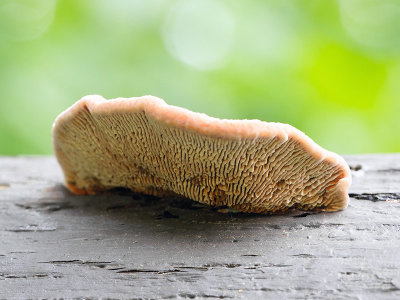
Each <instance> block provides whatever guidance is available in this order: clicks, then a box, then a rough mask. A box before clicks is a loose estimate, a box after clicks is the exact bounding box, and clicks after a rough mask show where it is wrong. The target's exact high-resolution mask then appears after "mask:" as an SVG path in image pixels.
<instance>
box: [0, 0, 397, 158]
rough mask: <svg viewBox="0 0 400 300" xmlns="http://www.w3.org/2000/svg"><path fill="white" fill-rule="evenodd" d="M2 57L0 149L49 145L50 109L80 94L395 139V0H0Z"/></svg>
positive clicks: (389, 143)
mask: <svg viewBox="0 0 400 300" xmlns="http://www.w3.org/2000/svg"><path fill="white" fill-rule="evenodd" d="M0 66H1V67H0V79H1V80H0V96H1V98H0V154H2V155H13V154H34V153H37V154H46V153H51V151H52V146H51V125H52V122H53V121H54V119H55V117H56V116H57V114H59V113H60V112H61V111H63V110H64V109H66V108H67V107H68V106H70V105H71V104H73V103H74V102H75V101H76V100H78V99H80V98H81V97H82V96H84V95H87V94H101V95H103V96H104V97H106V98H115V97H119V96H122V97H131V96H141V95H146V94H152V95H155V96H158V97H161V98H163V99H165V100H166V102H167V103H169V104H174V105H179V106H182V107H186V108H188V109H191V110H194V111H199V112H204V113H207V114H209V115H211V116H215V117H220V118H248V119H250V118H258V119H261V120H265V121H276V122H284V123H290V124H292V125H294V126H295V127H297V128H299V129H300V130H302V131H304V132H305V133H306V134H308V135H309V136H310V137H311V138H313V139H314V140H315V141H316V142H317V143H319V144H321V145H322V146H324V147H326V148H328V149H329V150H332V151H337V152H340V153H367V152H395V151H400V117H399V113H400V99H399V98H400V2H399V1H397V0H342V1H332V0H327V1H317V0H299V1H264V0H249V1H228V0H219V1H214V0H202V1H197V0H146V1H141V0H125V1H123V0H113V1H109V0H59V1H55V0H2V1H1V2H0Z"/></svg>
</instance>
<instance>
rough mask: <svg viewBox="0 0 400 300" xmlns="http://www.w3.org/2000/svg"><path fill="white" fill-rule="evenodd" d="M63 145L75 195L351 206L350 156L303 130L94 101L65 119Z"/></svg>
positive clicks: (258, 209)
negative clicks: (120, 191)
mask: <svg viewBox="0 0 400 300" xmlns="http://www.w3.org/2000/svg"><path fill="white" fill-rule="evenodd" d="M53 144H54V150H55V154H56V157H57V159H58V162H59V164H60V165H61V167H62V170H63V172H64V176H65V182H66V186H67V187H68V189H69V190H71V191H72V192H73V193H75V194H95V193H99V192H102V191H106V190H109V189H112V188H116V187H124V188H129V189H131V190H132V191H134V192H141V193H146V194H151V195H156V196H163V195H174V194H178V195H182V196H185V197H188V198H190V199H192V200H195V201H198V202H201V203H204V204H208V205H212V206H228V207H231V208H233V209H236V210H238V211H242V212H255V213H281V212H285V211H288V210H289V209H293V208H295V209H302V210H324V211H336V210H340V209H343V208H345V207H346V206H347V202H348V194H347V191H348V187H349V185H350V183H351V175H350V170H349V167H348V165H347V164H346V162H345V161H344V159H343V158H342V157H340V156H339V155H337V154H335V153H332V152H329V151H327V150H325V149H323V148H322V147H320V146H319V145H317V144H316V143H315V142H313V141H312V140H311V139H310V138H309V137H307V136H306V135H305V134H304V133H303V132H301V131H299V130H298V129H296V128H294V127H292V126H290V125H287V124H281V123H267V122H262V121H259V120H221V119H217V118H212V117H209V116H207V115H205V114H201V113H194V112H191V111H189V110H187V109H183V108H180V107H176V106H171V105H168V104H166V103H165V102H164V101H163V100H162V99H159V98H156V97H153V96H143V97H138V98H117V99H113V100H106V99H104V98H103V97H101V96H86V97H84V98H82V99H81V100H79V101H78V102H77V103H75V104H74V105H73V106H71V107H70V108H69V109H67V110H66V111H65V112H63V113H62V114H61V115H59V116H58V117H57V119H56V121H55V123H54V126H53Z"/></svg>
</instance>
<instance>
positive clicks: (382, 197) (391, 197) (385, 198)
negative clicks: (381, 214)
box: [349, 193, 400, 202]
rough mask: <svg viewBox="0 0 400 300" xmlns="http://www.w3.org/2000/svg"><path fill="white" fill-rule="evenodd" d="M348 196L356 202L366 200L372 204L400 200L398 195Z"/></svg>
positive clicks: (371, 194)
mask: <svg viewBox="0 0 400 300" xmlns="http://www.w3.org/2000/svg"><path fill="white" fill-rule="evenodd" d="M349 196H350V197H351V198H354V199H357V200H368V201H372V202H378V201H385V202H391V201H392V200H400V193H360V194H357V193H349Z"/></svg>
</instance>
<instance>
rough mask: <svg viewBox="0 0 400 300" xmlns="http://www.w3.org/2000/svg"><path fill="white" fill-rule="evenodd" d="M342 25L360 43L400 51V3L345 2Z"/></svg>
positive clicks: (393, 0)
mask: <svg viewBox="0 0 400 300" xmlns="http://www.w3.org/2000/svg"><path fill="white" fill-rule="evenodd" d="M339 3H340V13H341V21H342V24H343V26H344V28H345V29H346V30H347V32H348V33H349V34H350V35H351V36H352V37H353V38H354V39H355V40H357V41H358V42H360V43H362V44H365V45H367V46H371V47H374V48H378V49H381V51H382V50H385V51H388V52H394V51H396V52H397V53H398V51H400V34H399V32H400V1H398V0H341V1H340V2H339Z"/></svg>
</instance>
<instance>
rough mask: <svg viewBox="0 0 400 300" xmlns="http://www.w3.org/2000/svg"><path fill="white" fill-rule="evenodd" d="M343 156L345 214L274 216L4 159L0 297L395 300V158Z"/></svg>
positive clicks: (399, 175) (398, 167) (46, 161)
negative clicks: (83, 185) (95, 188)
mask: <svg viewBox="0 0 400 300" xmlns="http://www.w3.org/2000/svg"><path fill="white" fill-rule="evenodd" d="M346 159H347V161H348V162H349V164H350V165H351V167H352V169H353V171H352V172H353V178H354V183H353V185H352V187H351V191H350V193H351V196H352V199H351V203H350V205H349V207H348V208H347V209H346V210H344V211H342V212H338V213H320V214H309V213H304V212H298V211H297V212H293V213H291V214H289V215H285V216H272V217H271V216H257V215H245V214H234V213H221V212H218V211H217V210H216V209H211V208H208V207H205V206H203V205H200V204H197V203H195V202H192V201H190V200H187V199H182V198H170V199H157V198H154V197H148V196H143V195H137V194H132V193H130V192H127V191H124V190H117V191H113V192H110V193H107V194H104V195H100V196H74V195H72V194H70V193H69V192H68V191H66V189H65V188H64V187H63V186H62V175H61V171H60V169H59V167H58V165H57V163H56V161H55V159H54V158H53V157H17V158H8V157H3V158H0V298H16V299H26V298H29V299H32V298H61V297H62V298H124V299H126V298H145V299H148V298H157V299H159V298H161V299H181V298H211V299H212V298H251V299H256V298H260V297H264V298H267V297H268V298H269V299H276V298H280V299H299V298H308V299H321V298H324V299H399V298H400V271H399V270H400V259H399V255H400V155H399V154H392V155H365V156H348V157H346Z"/></svg>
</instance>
